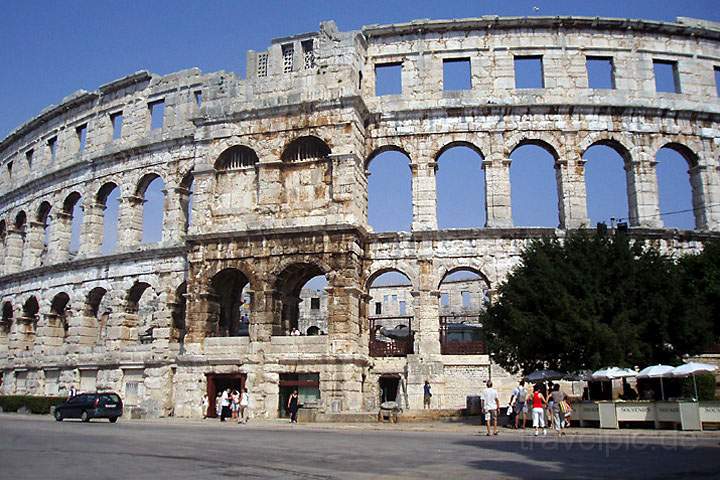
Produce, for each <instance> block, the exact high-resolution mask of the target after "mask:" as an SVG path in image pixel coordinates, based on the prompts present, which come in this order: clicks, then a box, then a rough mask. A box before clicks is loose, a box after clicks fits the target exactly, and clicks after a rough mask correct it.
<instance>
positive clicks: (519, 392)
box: [510, 380, 528, 430]
mask: <svg viewBox="0 0 720 480" xmlns="http://www.w3.org/2000/svg"><path fill="white" fill-rule="evenodd" d="M527 398H528V392H527V389H526V388H525V380H520V384H519V385H518V386H517V387H515V389H514V390H513V391H512V398H511V399H510V405H512V406H513V410H515V430H517V428H518V420H519V419H520V415H522V428H523V430H525V424H526V423H527Z"/></svg>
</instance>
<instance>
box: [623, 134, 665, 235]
mask: <svg viewBox="0 0 720 480" xmlns="http://www.w3.org/2000/svg"><path fill="white" fill-rule="evenodd" d="M656 165H657V162H656V161H655V160H654V158H653V155H652V151H651V150H650V148H648V147H645V146H641V147H638V148H637V149H635V150H634V152H633V158H632V160H631V161H630V162H629V163H627V164H626V166H625V169H626V171H627V179H628V206H629V207H630V219H629V220H630V225H631V226H633V227H643V228H662V219H661V218H660V207H659V204H658V188H657V177H656V175H655V166H656Z"/></svg>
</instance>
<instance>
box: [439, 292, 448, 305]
mask: <svg viewBox="0 0 720 480" xmlns="http://www.w3.org/2000/svg"><path fill="white" fill-rule="evenodd" d="M440 305H442V306H443V307H447V306H448V305H450V295H448V294H447V293H445V292H443V293H441V294H440Z"/></svg>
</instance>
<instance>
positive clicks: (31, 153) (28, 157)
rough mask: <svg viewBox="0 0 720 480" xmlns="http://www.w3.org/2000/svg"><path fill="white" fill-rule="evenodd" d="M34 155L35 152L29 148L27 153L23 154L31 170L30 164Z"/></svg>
mask: <svg viewBox="0 0 720 480" xmlns="http://www.w3.org/2000/svg"><path fill="white" fill-rule="evenodd" d="M34 154H35V151H34V150H33V149H32V148H31V149H30V150H28V151H27V152H25V160H27V164H28V167H30V168H32V162H33V155H34Z"/></svg>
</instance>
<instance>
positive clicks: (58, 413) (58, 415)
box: [55, 410, 63, 422]
mask: <svg viewBox="0 0 720 480" xmlns="http://www.w3.org/2000/svg"><path fill="white" fill-rule="evenodd" d="M55 420H57V421H58V422H62V421H63V418H62V412H61V411H60V410H55Z"/></svg>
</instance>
